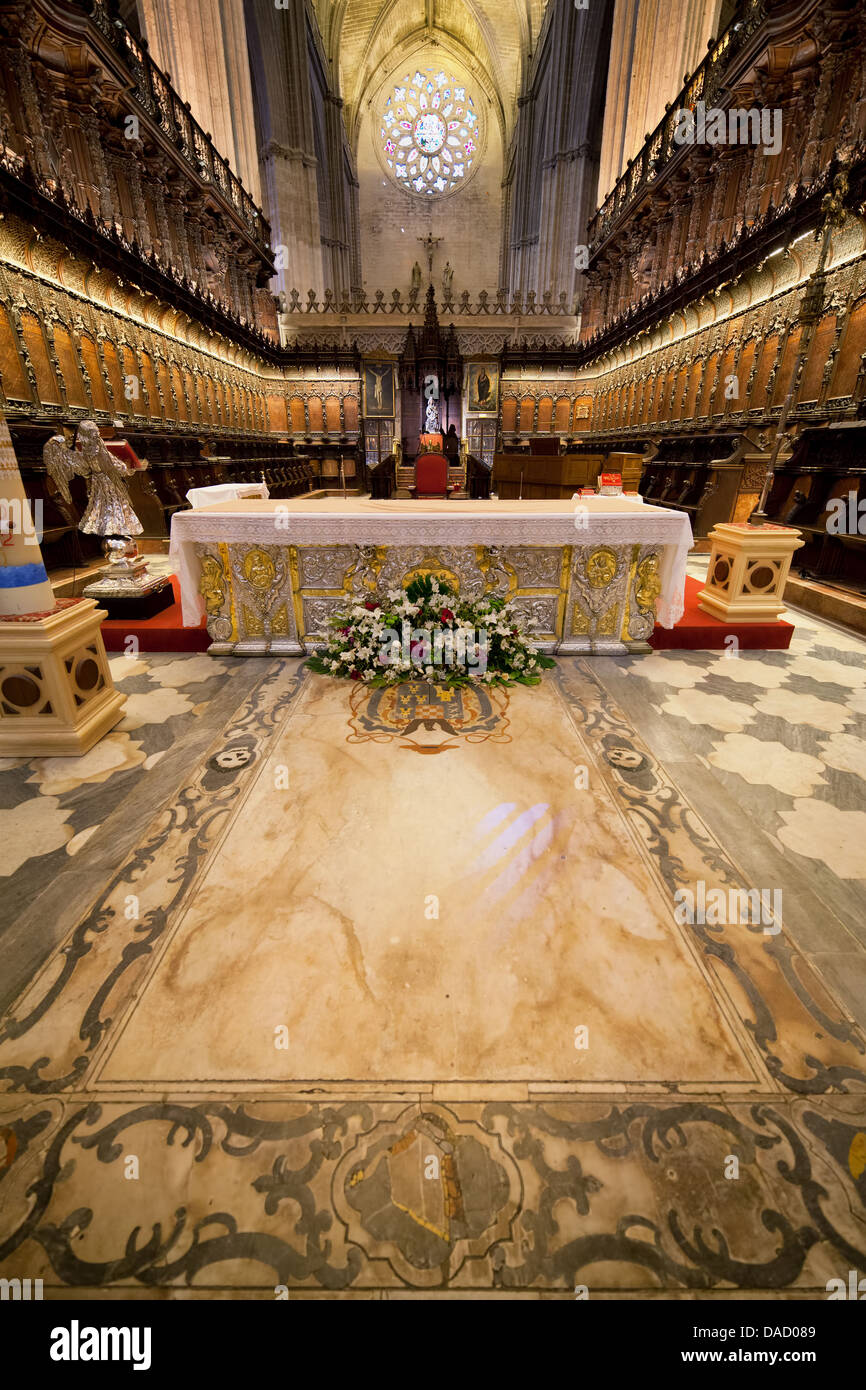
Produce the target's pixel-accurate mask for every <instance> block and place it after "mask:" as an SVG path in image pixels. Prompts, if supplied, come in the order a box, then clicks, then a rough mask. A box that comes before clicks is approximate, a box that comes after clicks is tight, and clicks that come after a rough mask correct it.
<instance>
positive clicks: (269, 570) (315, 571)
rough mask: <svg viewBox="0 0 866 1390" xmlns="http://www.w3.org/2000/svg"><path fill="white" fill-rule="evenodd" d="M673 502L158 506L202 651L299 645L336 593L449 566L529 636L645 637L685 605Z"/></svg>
mask: <svg viewBox="0 0 866 1390" xmlns="http://www.w3.org/2000/svg"><path fill="white" fill-rule="evenodd" d="M691 541H692V532H691V526H690V524H689V521H688V518H687V516H685V515H684V514H683V513H682V512H676V511H671V510H668V509H666V508H664V507H650V506H646V505H645V504H643V503H642V502H640V501H639V500H636V499H631V498H628V497H589V498H579V499H577V498H575V499H574V500H573V501H570V502H569V501H508V502H506V501H490V502H487V501H483V502H453V501H447V502H441V501H426V502H425V501H417V502H401V501H374V500H372V499H370V498H346V499H343V498H336V497H327V498H310V499H305V500H299V499H297V498H293V499H291V500H290V501H288V502H277V501H273V500H271V501H264V500H262V501H247V502H224V503H221V504H218V505H216V506H213V507H206V508H203V509H202V510H200V511H195V512H178V513H176V514H175V516H174V518H173V520H172V529H171V556H172V559H173V562H174V566H175V571H176V573H177V575H178V577H179V579H180V585H181V596H182V602H183V618H184V623H185V624H187V625H188V626H189V625H193V624H198V623H199V622H200V621H201V619H202V617H203V616H204V615H206V616H207V627H208V632H209V633H210V636H211V638H212V639H213V642H212V645H211V647H210V648H209V650H210V652H211V654H212V655H214V656H222V655H226V654H234V655H236V656H257V655H267V654H279V653H282V654H285V655H290V656H300V655H304V654H306V653H308V652H311V651H312V650H313V649H314V648H315V647H317V646H318V645H320V644H321V642H322V641H323V640H324V638H325V637H326V636H327V634H328V623H329V619H330V618H331V617H332V616H334V615H335V614H336V613H338V612H340V611H342V610H344V609H345V608H346V606H347V604H349V603H351V602H356V601H359V600H360V601H364V600H366V599H369V598H371V597H373V596H374V595H377V594H379V595H385V594H387V593H388V591H389V590H392V589H397V588H402V587H403V586H404V585H406V584H407V583H408V582H409V581H410V580H411V579H412V577H413V576H414V575H416V574H423V573H431V574H435V575H437V576H439V577H441V578H445V579H447V580H448V581H449V582H450V583H451V584H452V585H453V586H454V587H455V588H456V589H457V591H458V592H459V593H460V594H462V595H465V596H473V597H475V596H480V595H482V594H490V595H497V596H499V597H502V598H506V599H510V600H511V601H512V602H513V603H514V606H515V608H516V610H517V612H518V614H519V616H520V618H521V620H522V623H523V626H524V627H525V628H526V630H527V633H528V634H529V635H530V636H531V637H532V639H533V640H534V641H535V643H536V645H537V646H538V648H539V650H541V651H545V652H550V653H556V652H562V653H568V652H600V653H613V654H615V653H618V652H628V651H646V650H648V648H647V640H648V638H649V637H650V635H651V633H652V631H653V627H654V625H655V623H656V622H659V623H661V624H662V626H664V627H673V626H674V624H675V623H676V622H677V620H678V619H679V617H680V616H681V615H682V611H683V591H684V586H685V566H686V557H687V555H688V550H689V546H690V545H691Z"/></svg>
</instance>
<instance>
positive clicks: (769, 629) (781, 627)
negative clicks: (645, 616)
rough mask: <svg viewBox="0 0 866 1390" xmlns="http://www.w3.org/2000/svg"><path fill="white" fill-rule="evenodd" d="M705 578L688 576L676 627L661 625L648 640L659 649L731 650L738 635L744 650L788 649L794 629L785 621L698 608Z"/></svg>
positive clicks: (656, 627)
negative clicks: (735, 617)
mask: <svg viewBox="0 0 866 1390" xmlns="http://www.w3.org/2000/svg"><path fill="white" fill-rule="evenodd" d="M703 587H704V581H703V579H695V578H694V576H693V575H690V574H688V575H686V591H685V609H684V611H683V616H682V617H681V618H680V620H679V622H678V623H677V625H676V627H670V628H666V627H659V625H658V623H656V626H655V631H654V632H653V635H652V637H651V638H650V639H649V641H650V646H651V647H652V648H653V649H654V650H655V651H657V652H670V651H680V652H682V651H725V650H726V649H727V650H730V649H731V643H730V641H729V640H727V639H729V638H731V637H736V639H737V642H738V643H739V647H740V649H741V650H742V651H782V652H785V651H787V650H788V647H789V646H790V645H791V638H792V637H793V636H794V628H793V625H792V624H791V623H786V622H784V621H781V620H780V621H779V622H768V623H732V622H723V621H722V620H721V618H713V617H711V616H710V614H709V613H705V612H704V610H703V609H702V608H699V607H698V595H699V594H700V592H701V589H703Z"/></svg>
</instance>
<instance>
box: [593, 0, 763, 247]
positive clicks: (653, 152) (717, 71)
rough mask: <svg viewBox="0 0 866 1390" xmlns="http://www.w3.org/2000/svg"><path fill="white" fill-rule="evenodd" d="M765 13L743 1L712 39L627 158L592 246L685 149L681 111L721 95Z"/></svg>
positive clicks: (597, 219) (596, 220)
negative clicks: (679, 138)
mask: <svg viewBox="0 0 866 1390" xmlns="http://www.w3.org/2000/svg"><path fill="white" fill-rule="evenodd" d="M765 18H766V8H765V3H764V0H742V3H741V4H740V6H739V7H738V10H737V13H736V15H735V16H734V18H733V20H732V21H731V23H730V24H729V25H728V27H727V29H726V30H725V32H724V34H722V36H721V38H720V39H718V40H717V41H716V42H715V43H711V45H710V48H709V52H708V53H707V56H706V58H704V60H703V62H702V63H701V64H700V66H699V67H698V68H696V69H695V71H694V72H693V73H692V75H691V77H690V78H689V80H688V81H687V82H686V84H685V86H684V87H683V88H682V90H681V91H680V93H679V95H678V96H677V98H676V100H675V101H673V102H672V103H671V105H670V106H669V107H668V109H667V111H666V113H665V116H664V117H663V119H662V120H661V121H660V122H659V124H658V125H657V126H656V128H655V130H654V131H653V132H652V134H651V135H650V136H649V137H648V139H647V140H646V142H645V144H644V145H643V146H642V148H641V149H640V150H639V152H638V153H637V154H636V155H635V157H634V159H632V160H629V163H628V166H627V168H626V170H625V173H624V174H622V175H620V177H619V179H618V180H617V182H616V184H615V185H614V187H613V189H612V190H611V192H610V193H609V194H608V196H607V197H606V198H605V200H604V202H603V203H602V204H601V206H600V208H599V209H598V211H597V212H596V213H595V215H594V217H593V218H592V220H591V221H590V224H589V245H590V247H591V248H593V249H594V248H595V247H597V246H598V245H599V243H600V242H602V241H603V240H604V238H605V237H606V236H607V234H608V232H609V231H610V229H611V227H612V226H613V224H614V222H615V221H617V219H618V218H619V217H621V216H622V214H623V213H625V212H626V211H627V210H628V208H630V207H631V205H632V203H634V202H635V200H636V199H637V198H638V197H639V195H640V194H641V193H642V192H643V190H644V189H645V188H646V187H647V185H648V184H650V183H654V182H655V180H656V179H657V178H658V176H659V174H660V173H661V171H662V169H663V168H664V166H665V165H666V164H667V163H668V161H669V160H670V159H672V158H673V156H674V155H675V154H677V153H678V152H679V151H680V150H681V149H682V146H681V145H679V144H678V143H676V142H675V140H674V130H675V128H676V125H677V112H678V111H681V110H686V109H688V110H694V108H695V106H696V104H697V103H698V102H699V101H703V102H704V103H705V105H706V106H707V107H711V106H712V105H713V103H714V102H715V100H716V98H717V97H719V96H721V95H722V75H723V73H724V71H725V69H726V68H727V66H728V65H729V63H730V61H731V59H732V58H733V57H734V56H735V55H736V54H737V53H738V52H739V51H740V49H741V48H743V47H744V45H745V44H746V43H747V42H748V40H749V39H750V38H751V36H752V34H754V32H755V30H756V29H757V28H758V27H759V25H760V24H761V23H762V22H763V20H764V19H765Z"/></svg>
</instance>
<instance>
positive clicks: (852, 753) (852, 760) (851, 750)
mask: <svg viewBox="0 0 866 1390" xmlns="http://www.w3.org/2000/svg"><path fill="white" fill-rule="evenodd" d="M819 747H820V749H821V752H820V753H819V755H818V756H819V757H820V759H821V761H822V762H823V763H826V764H827V766H828V767H835V768H837V769H838V771H839V772H853V773H854V775H855V776H856V777H862V778H863V779H864V781H866V739H862V738H856V737H855V736H854V734H847V733H846V734H831V735H830V737H829V738H828V739H823V740H822V741H821V743H820V744H819Z"/></svg>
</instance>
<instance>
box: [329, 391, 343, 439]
mask: <svg viewBox="0 0 866 1390" xmlns="http://www.w3.org/2000/svg"><path fill="white" fill-rule="evenodd" d="M325 426H326V428H327V429H328V431H329V432H330V433H332V434H339V433H340V400H339V397H338V396H327V397H326V399H325Z"/></svg>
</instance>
